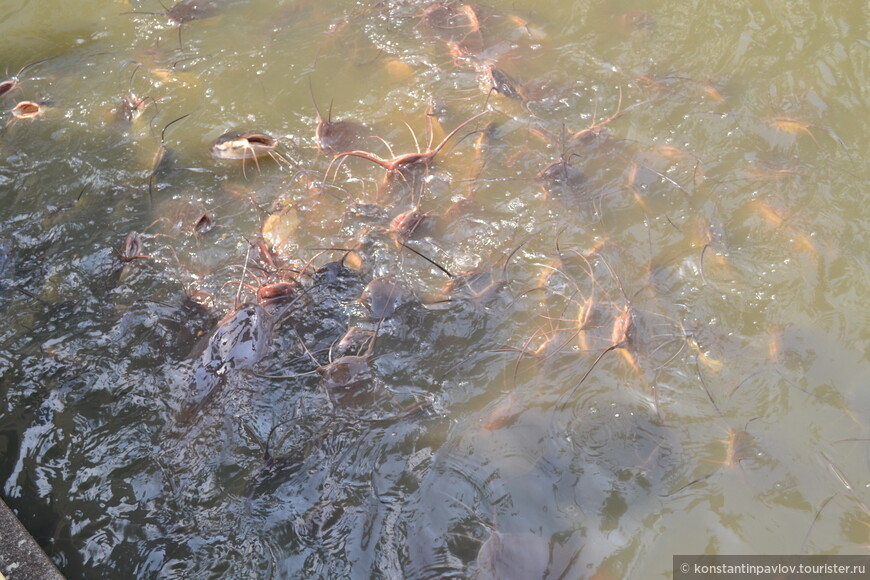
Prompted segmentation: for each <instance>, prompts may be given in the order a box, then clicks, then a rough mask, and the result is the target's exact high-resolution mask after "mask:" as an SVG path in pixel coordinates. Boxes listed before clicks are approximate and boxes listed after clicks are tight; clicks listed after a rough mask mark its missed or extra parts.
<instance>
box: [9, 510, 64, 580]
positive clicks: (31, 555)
mask: <svg viewBox="0 0 870 580" xmlns="http://www.w3.org/2000/svg"><path fill="white" fill-rule="evenodd" d="M0 580H64V577H63V575H62V574H61V573H60V571H59V570H58V569H57V568H56V567H55V565H54V564H53V563H52V561H51V560H49V559H48V556H46V555H45V552H43V551H42V548H40V547H39V544H37V543H36V540H34V539H33V536H31V535H30V533H29V532H28V531H27V530H26V529H24V526H22V525H21V522H20V521H18V518H17V517H15V514H14V513H12V510H11V509H9V506H7V505H6V502H4V501H3V500H2V499H0Z"/></svg>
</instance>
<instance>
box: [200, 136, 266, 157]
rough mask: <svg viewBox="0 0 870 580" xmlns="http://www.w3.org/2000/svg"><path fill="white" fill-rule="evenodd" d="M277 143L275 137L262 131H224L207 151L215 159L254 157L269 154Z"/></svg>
mask: <svg viewBox="0 0 870 580" xmlns="http://www.w3.org/2000/svg"><path fill="white" fill-rule="evenodd" d="M277 145H278V141H277V139H275V138H274V137H271V136H269V135H266V134H264V133H234V132H233V133H224V134H223V135H221V136H220V137H218V138H217V139H216V140H215V142H214V145H212V146H211V147H210V148H209V153H211V156H212V157H214V158H215V159H255V158H257V157H263V156H266V155H269V154H270V152H271V151H272V150H274V149H275V147H276V146H277Z"/></svg>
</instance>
